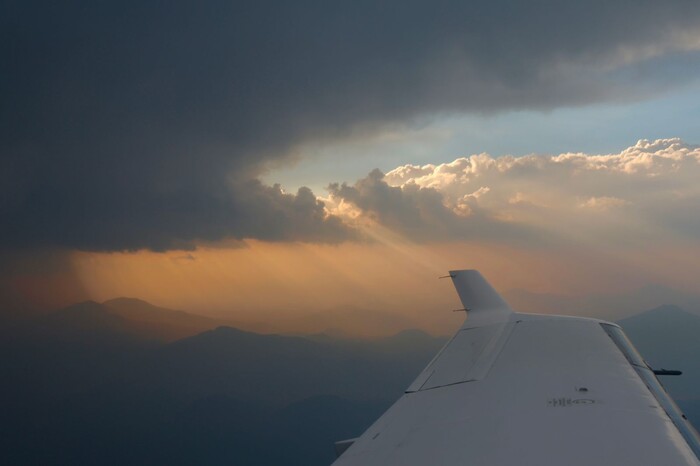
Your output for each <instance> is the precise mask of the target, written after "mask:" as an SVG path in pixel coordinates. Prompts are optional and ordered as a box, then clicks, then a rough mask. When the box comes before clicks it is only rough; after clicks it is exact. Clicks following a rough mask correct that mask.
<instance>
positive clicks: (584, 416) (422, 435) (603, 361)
mask: <svg viewBox="0 0 700 466" xmlns="http://www.w3.org/2000/svg"><path fill="white" fill-rule="evenodd" d="M450 277H451V278H452V280H453V282H454V285H455V288H456V289H457V293H458V294H459V297H460V300H461V301H462V304H463V305H464V307H465V309H467V319H466V321H465V324H464V325H463V326H462V327H461V328H460V330H459V331H458V332H457V333H456V334H455V336H454V337H453V338H452V339H451V340H450V341H449V342H448V343H447V344H446V345H445V347H444V348H443V349H442V350H441V351H440V353H438V355H437V356H436V357H435V358H434V359H433V361H431V362H430V364H429V365H428V366H427V367H426V369H424V370H423V372H421V374H419V376H418V377H417V378H416V380H415V381H414V382H413V383H412V384H411V386H410V387H409V388H408V390H407V391H406V393H405V394H404V395H403V396H402V397H401V398H400V399H399V400H398V401H397V402H396V403H395V404H394V405H393V406H392V407H391V408H390V409H389V410H388V411H387V412H386V413H384V415H382V416H381V417H380V418H379V419H378V420H377V421H376V422H375V423H374V424H373V425H372V426H370V428H369V429H367V431H365V432H364V434H362V436H360V437H359V438H357V439H353V441H352V443H351V444H350V446H349V447H348V448H347V449H346V450H345V451H344V452H343V453H342V455H341V456H340V457H339V458H338V459H337V460H336V462H335V463H333V464H334V466H360V465H362V466H374V465H377V466H378V465H383V466H394V465H396V466H398V465H402V466H412V465H428V464H430V465H444V466H451V465H455V466H456V465H461V464H470V465H507V464H518V465H540V466H546V465H561V464H568V465H590V464H596V465H619V464H635V465H650V466H651V465H660V464H664V465H668V466H672V465H700V460H698V457H697V456H696V453H694V448H693V447H692V445H693V444H694V442H695V447H697V434H696V433H695V431H694V430H693V429H692V427H691V426H690V424H688V423H687V421H685V419H683V417H682V415H680V413H679V412H677V413H674V412H673V410H674V409H675V410H677V407H675V404H673V403H672V402H670V403H669V402H668V400H667V399H668V395H667V394H666V392H665V391H664V390H663V388H662V387H661V386H660V384H658V381H656V379H655V377H654V376H653V373H651V372H650V371H649V372H650V374H651V377H654V379H653V381H656V384H654V383H652V382H653V381H652V379H649V378H648V377H647V376H648V375H649V374H646V372H644V370H643V368H639V367H636V366H633V364H631V363H630V360H629V359H628V357H627V355H626V354H625V353H624V348H620V347H619V345H618V343H617V342H616V341H614V339H613V338H611V337H610V336H609V332H610V328H609V326H613V327H616V328H618V329H619V327H617V326H616V325H615V324H610V323H607V322H603V321H599V320H595V319H584V318H575V317H562V316H540V315H529V314H521V313H516V312H514V311H513V310H512V309H511V308H510V307H509V306H508V304H507V303H506V302H505V301H504V300H503V298H501V297H500V295H499V294H498V293H497V292H496V291H495V290H494V289H493V288H492V287H491V285H489V284H488V282H487V281H486V280H485V279H484V278H483V277H482V276H481V274H479V272H477V271H475V270H458V271H452V272H450ZM601 324H603V325H605V327H603V326H602V325H601ZM616 332H617V331H616ZM619 332H620V333H621V330H619ZM640 374H642V375H644V377H642V375H640ZM659 390H660V391H661V392H662V393H661V392H659ZM674 407H675V408H674ZM679 423H682V424H679Z"/></svg>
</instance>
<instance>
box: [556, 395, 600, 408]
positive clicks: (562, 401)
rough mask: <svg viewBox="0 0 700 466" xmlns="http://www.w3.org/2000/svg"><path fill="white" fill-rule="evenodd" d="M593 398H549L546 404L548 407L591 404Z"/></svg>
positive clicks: (593, 401)
mask: <svg viewBox="0 0 700 466" xmlns="http://www.w3.org/2000/svg"><path fill="white" fill-rule="evenodd" d="M594 403H595V400H592V399H590V398H568V397H561V398H550V399H548V400H547V406H548V407H550V408H567V407H571V406H581V405H592V404H594Z"/></svg>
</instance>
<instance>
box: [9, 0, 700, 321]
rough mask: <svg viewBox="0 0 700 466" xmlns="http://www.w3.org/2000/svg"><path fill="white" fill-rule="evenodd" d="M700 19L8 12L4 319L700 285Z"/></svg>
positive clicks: (138, 7) (665, 13) (336, 307)
mask: <svg viewBox="0 0 700 466" xmlns="http://www.w3.org/2000/svg"><path fill="white" fill-rule="evenodd" d="M698 26H700V4H698V3H697V2H695V1H686V0H671V1H667V2H657V1H639V2H634V4H631V3H630V2H627V1H621V0H612V1H589V2H585V3H582V2H573V1H539V2H522V1H515V0H497V1H471V2H452V1H438V2H434V1H433V2H421V1H408V2H407V1H402V2H398V1H394V0H388V1H382V2H377V1H371V2H366V1H358V2H352V3H347V2H345V3H341V2H312V1H305V0H304V1H300V2H277V1H270V2H255V3H253V2H238V1H226V2H224V1H210V2H206V3H199V4H191V3H189V2H182V1H173V2H167V3H164V2H157V1H141V2H82V1H68V2H60V3H56V2H42V1H22V2H20V1H7V2H3V5H2V6H1V7H0V56H1V57H2V58H3V63H4V71H3V73H2V74H0V101H1V102H2V105H0V216H1V217H2V227H1V228H0V309H2V312H3V314H5V315H12V316H24V315H32V314H33V313H37V312H47V311H49V310H52V309H58V308H60V307H62V306H66V305H68V304H71V303H74V302H77V301H81V300H86V299H93V300H97V301H103V300H106V299H110V298H113V297H117V296H131V297H138V298H142V299H145V300H148V301H150V302H153V303H154V304H158V305H163V306H168V307H173V308H177V309H185V310H188V311H191V312H197V313H202V314H206V315H214V316H220V317H227V318H231V319H235V320H238V321H241V322H263V323H269V324H275V325H276V326H277V328H278V329H279V330H280V331H285V330H294V331H304V330H311V329H313V330H317V329H319V328H321V329H322V325H327V326H332V325H333V323H334V321H336V322H337V327H343V326H352V327H353V328H354V329H358V328H359V329H362V326H363V321H365V322H371V323H368V324H367V325H366V327H371V326H379V327H381V331H386V332H389V331H394V330H398V329H401V328H407V327H420V328H424V329H426V330H429V331H431V332H433V333H440V334H444V333H449V331H450V329H452V328H454V327H455V326H456V325H459V321H460V320H461V319H462V318H463V315H461V316H460V315H459V313H452V312H451V310H452V309H455V308H458V307H461V306H460V305H459V303H458V302H457V299H456V295H455V294H454V292H453V290H452V289H451V286H450V285H449V283H446V281H445V280H438V279H437V277H438V276H441V275H443V274H444V273H445V272H446V271H447V270H450V269H462V268H478V269H479V270H481V271H482V272H483V273H484V275H486V277H487V278H488V279H489V280H490V281H492V282H493V283H494V285H495V286H496V287H497V288H498V289H499V290H501V291H503V292H504V293H506V295H508V296H512V297H513V299H514V300H515V301H516V302H517V304H518V305H520V306H522V308H523V310H528V311H532V310H535V311H536V310H538V309H537V305H541V304H542V302H543V301H542V299H543V297H550V298H552V299H554V298H557V299H558V298H561V297H569V298H571V300H578V301H577V302H579V303H580V302H582V301H581V299H584V298H586V297H596V296H598V297H600V296H607V297H609V298H610V300H611V301H610V302H619V301H615V300H614V299H613V298H614V297H617V296H632V295H635V293H636V295H637V296H641V294H639V293H640V292H639V290H649V289H656V290H666V291H664V292H663V293H662V292H659V294H658V296H659V298H658V299H659V300H660V299H662V297H663V299H673V296H679V297H684V299H685V298H688V297H694V296H700V288H699V287H698V285H697V280H696V279H695V278H694V277H697V276H698V273H699V272H700V266H698V265H697V261H696V260H694V258H696V257H698V252H700V251H698V249H700V248H699V246H700V242H699V241H698V240H699V239H700V188H699V187H698V184H697V181H696V180H698V179H700V178H699V175H700V146H698V145H697V144H700V123H698V122H700V118H699V117H700V79H698V77H700V73H699V72H700V32H699V31H700V28H699V27H698ZM669 290H670V291H669ZM674 293H675V294H674ZM669 296H671V298H669ZM535 298H537V299H535ZM679 299H680V298H679ZM571 300H569V301H556V300H555V301H556V302H568V303H569V304H567V305H570V306H571V309H573V310H575V312H578V313H583V314H586V313H588V314H595V313H596V312H597V311H596V309H592V308H586V307H585V306H584V307H581V306H579V307H576V306H575V305H573V304H571V303H572V302H574V301H571ZM584 300H585V299H584ZM686 300H687V299H686ZM555 301H551V302H555ZM594 301H595V300H594ZM690 301H692V299H690ZM595 302H598V301H595ZM635 302H636V301H635ZM649 304H652V303H651V302H649ZM659 304H662V303H661V302H659ZM641 305H643V304H640V306H641ZM545 307H546V306H545ZM650 307H652V306H650ZM609 310H610V309H607V310H606V312H607V311H609ZM632 310H633V309H631V308H630V309H628V308H625V312H631V311H632ZM642 310H645V309H638V311H642ZM545 311H546V312H550V310H549V308H547V309H546V310H545ZM600 312H603V311H600ZM620 312H622V311H620ZM370 315H372V316H375V317H376V316H383V317H382V318H381V319H379V321H377V320H376V319H375V320H371V319H370V318H369V317H368V316H370ZM321 323H322V325H321ZM358 332H359V333H362V331H361V330H360V331H358ZM377 332H379V330H377V329H373V330H370V329H368V330H367V332H366V333H367V334H370V333H377Z"/></svg>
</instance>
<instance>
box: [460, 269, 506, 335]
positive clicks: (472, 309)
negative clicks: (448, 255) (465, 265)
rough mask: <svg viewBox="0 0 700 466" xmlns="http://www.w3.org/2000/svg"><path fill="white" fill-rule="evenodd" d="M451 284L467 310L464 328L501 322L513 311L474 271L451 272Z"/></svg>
mask: <svg viewBox="0 0 700 466" xmlns="http://www.w3.org/2000/svg"><path fill="white" fill-rule="evenodd" d="M449 276H450V277H451V278H452V283H453V284H454V286H455V288H456V289H457V294H458V295H459V299H460V300H461V301H462V305H463V306H464V308H465V309H466V310H467V323H465V327H474V326H477V325H478V326H481V325H487V324H490V323H496V322H503V321H506V320H508V319H509V318H510V316H511V315H512V314H513V310H512V309H511V308H510V306H508V303H506V302H505V300H504V299H503V298H502V297H501V295H499V294H498V292H497V291H496V290H494V289H493V287H492V286H491V285H490V284H489V282H487V281H486V279H485V278H484V277H483V276H482V275H481V274H480V273H479V272H478V271H476V270H451V271H450V275H449Z"/></svg>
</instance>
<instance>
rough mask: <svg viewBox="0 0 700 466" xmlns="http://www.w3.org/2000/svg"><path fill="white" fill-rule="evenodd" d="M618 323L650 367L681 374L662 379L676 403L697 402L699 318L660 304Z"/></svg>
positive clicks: (699, 344)
mask: <svg viewBox="0 0 700 466" xmlns="http://www.w3.org/2000/svg"><path fill="white" fill-rule="evenodd" d="M618 324H620V326H621V327H622V328H623V329H624V330H625V333H626V334H627V335H628V336H629V337H630V339H631V340H632V342H633V343H634V345H635V346H636V347H637V349H638V350H639V352H640V353H641V354H642V356H643V357H644V358H645V359H646V360H647V362H648V363H649V364H650V365H651V366H652V367H654V368H664V369H679V370H681V371H683V375H681V376H680V377H662V382H663V383H664V385H665V386H666V387H667V388H668V389H669V390H670V392H671V395H672V396H673V397H674V398H675V399H676V400H700V392H698V387H700V316H698V315H696V314H693V313H690V312H687V311H685V310H683V309H681V308H680V307H678V306H674V305H664V306H659V307H655V308H654V309H651V310H649V311H646V312H642V313H640V314H636V315H634V316H631V317H627V318H625V319H621V320H619V321H618Z"/></svg>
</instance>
